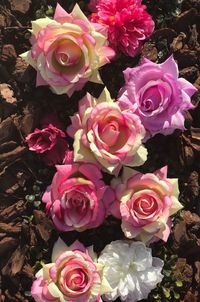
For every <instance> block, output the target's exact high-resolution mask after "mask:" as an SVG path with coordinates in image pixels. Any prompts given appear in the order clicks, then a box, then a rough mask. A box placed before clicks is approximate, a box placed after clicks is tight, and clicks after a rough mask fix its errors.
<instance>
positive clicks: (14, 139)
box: [0, 0, 200, 302]
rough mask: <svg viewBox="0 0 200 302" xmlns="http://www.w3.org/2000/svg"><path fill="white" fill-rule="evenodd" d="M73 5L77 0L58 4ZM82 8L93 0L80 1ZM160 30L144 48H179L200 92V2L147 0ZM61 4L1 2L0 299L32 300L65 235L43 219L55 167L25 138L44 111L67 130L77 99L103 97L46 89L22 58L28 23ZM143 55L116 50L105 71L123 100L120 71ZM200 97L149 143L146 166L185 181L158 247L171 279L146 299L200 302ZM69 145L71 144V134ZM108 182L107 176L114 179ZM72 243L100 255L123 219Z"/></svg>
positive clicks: (149, 53) (183, 72)
mask: <svg viewBox="0 0 200 302" xmlns="http://www.w3.org/2000/svg"><path fill="white" fill-rule="evenodd" d="M58 2H59V3H60V4H61V5H62V6H63V8H65V9H66V10H67V11H70V10H71V9H72V7H73V5H74V3H75V2H76V1H73V0H67V1H66V0H62V1H58ZM77 2H78V3H79V5H80V6H81V8H82V9H83V11H84V12H85V13H86V14H89V12H88V10H87V2H88V1H83V0H82V1H77ZM144 2H145V3H146V5H147V7H148V10H149V12H150V13H151V14H152V15H153V18H154V20H155V22H156V30H155V32H154V34H153V36H152V38H151V40H149V41H147V42H146V43H145V44H144V48H143V50H142V54H143V55H144V56H146V57H148V58H149V59H151V60H152V61H157V60H158V62H162V61H164V60H165V59H166V58H167V57H168V56H169V55H170V54H172V53H173V54H174V57H175V59H176V60H177V63H178V65H179V70H180V76H182V77H184V78H185V79H187V80H188V81H190V82H191V83H194V84H195V86H196V87H197V88H200V68H199V67H200V1H199V0H183V1H181V0H179V1H178V0H177V1H176V0H168V1H166V0H146V1H144ZM55 6H56V1H55V0H1V1H0V269H1V273H0V301H2V302H14V301H24V302H27V301H32V298H31V295H30V288H31V284H32V282H33V279H34V274H35V272H36V271H37V270H38V269H39V268H40V265H41V264H40V263H41V261H43V262H49V261H50V256H51V250H52V246H53V244H54V242H55V240H56V239H57V237H58V235H59V234H58V233H57V232H56V231H55V230H54V228H53V225H52V223H51V221H50V220H49V219H48V218H47V217H46V215H45V212H44V206H43V205H42V204H41V195H42V193H43V192H44V190H45V188H46V186H47V185H48V184H49V183H50V182H51V179H52V176H53V174H54V172H55V170H54V168H53V167H52V168H48V167H46V166H45V165H44V163H43V162H42V160H41V159H40V158H39V157H38V156H37V155H35V154H33V153H32V152H30V151H29V150H28V148H27V146H26V144H25V142H24V138H25V137H26V135H27V134H28V133H30V132H32V131H33V130H34V128H35V127H39V126H40V119H41V117H42V115H43V113H44V112H52V111H55V112H56V113H57V114H58V117H59V119H60V121H61V122H62V123H63V127H64V129H65V128H66V126H67V125H68V124H69V122H70V121H69V115H72V114H73V113H74V112H76V110H77V104H78V100H79V99H80V98H81V97H82V96H83V95H84V94H85V92H86V91H89V92H90V93H91V94H93V95H95V96H98V95H99V93H100V92H101V90H102V88H103V86H101V85H95V84H91V83H88V84H87V85H86V86H85V87H84V89H83V90H82V91H81V92H78V93H75V94H74V95H73V96H72V97H71V99H68V98H67V97H66V96H57V95H54V94H52V93H51V92H50V90H49V88H48V87H40V88H35V75H36V73H35V71H34V70H33V69H32V68H31V67H27V65H26V64H25V63H24V62H23V61H22V59H21V58H20V57H19V54H20V53H22V52H24V51H26V50H28V49H29V48H30V44H29V37H30V33H29V31H28V29H29V28H30V26H31V23H30V22H31V20H33V19H36V18H39V17H43V16H44V15H45V14H47V15H49V16H52V14H53V10H54V8H55ZM139 59H140V57H139V56H138V57H136V58H134V59H133V58H128V57H125V56H122V55H121V56H119V57H118V58H117V59H116V60H115V61H114V62H113V63H112V64H109V65H107V66H105V67H103V68H102V69H101V75H102V79H103V81H104V83H105V84H106V86H107V87H108V89H109V91H110V92H111V95H112V97H114V98H115V97H116V96H117V93H118V90H119V88H120V87H121V86H122V85H123V75H122V71H123V70H124V69H125V68H126V67H128V66H129V67H130V66H135V65H136V64H137V63H138V61H139ZM199 101H200V94H198V93H197V94H196V95H195V96H194V97H193V103H194V104H195V106H196V108H195V109H194V110H192V111H190V112H188V113H187V116H186V122H185V126H186V131H185V132H184V133H181V132H180V131H176V132H174V134H173V135H170V136H166V137H165V136H162V135H157V136H155V137H154V138H153V139H151V140H149V141H148V142H147V143H146V145H147V148H148V151H149V156H148V161H147V162H146V163H145V165H144V166H143V168H142V169H143V171H145V172H147V171H153V170H155V169H157V168H160V167H162V166H164V165H168V166H169V176H170V177H177V178H179V186H180V201H181V202H182V204H183V205H184V207H185V209H184V211H183V212H182V213H181V214H179V215H178V216H176V217H175V219H174V228H173V232H172V235H171V236H170V239H169V241H168V243H167V244H166V245H163V244H162V243H157V244H155V245H154V246H152V248H153V252H154V254H155V255H158V256H159V257H162V258H163V259H164V260H165V263H166V265H165V268H164V275H165V277H164V279H163V282H162V284H161V285H160V287H159V288H158V289H157V290H155V291H153V293H151V294H150V296H149V299H148V300H146V301H155V302H156V301H157V302H158V301H185V302H199V301H200V179H199V178H200V177H199V171H200V104H199ZM69 142H70V144H71V143H72V141H71V140H69ZM106 179H107V180H108V181H109V177H108V176H107V177H106ZM60 236H61V237H62V238H63V239H64V240H65V242H66V243H68V244H69V243H72V242H73V241H74V240H75V239H77V238H78V239H79V240H80V241H82V242H83V243H84V244H85V245H91V244H94V247H95V250H96V251H97V252H100V251H101V250H102V249H103V247H104V246H105V245H106V244H107V243H109V242H111V241H113V240H116V239H119V238H123V234H122V232H121V230H120V222H119V221H118V220H116V219H114V218H108V219H107V220H106V222H105V223H104V225H103V226H101V227H99V228H98V229H96V230H90V231H86V232H83V233H76V232H69V233H66V234H60Z"/></svg>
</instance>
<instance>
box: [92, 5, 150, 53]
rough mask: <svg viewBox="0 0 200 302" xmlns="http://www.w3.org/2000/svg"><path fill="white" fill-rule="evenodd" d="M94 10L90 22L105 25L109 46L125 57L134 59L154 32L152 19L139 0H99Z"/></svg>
mask: <svg viewBox="0 0 200 302" xmlns="http://www.w3.org/2000/svg"><path fill="white" fill-rule="evenodd" d="M92 3H93V4H94V1H93V2H92ZM93 6H94V5H93ZM96 9H97V12H95V13H93V14H92V16H91V21H92V22H98V23H101V24H105V25H107V26H108V40H109V43H110V46H111V47H112V48H113V49H115V51H121V52H123V53H124V54H125V55H128V56H131V57H134V56H135V55H136V54H137V53H138V52H139V51H140V48H141V46H142V43H143V41H144V40H145V39H146V38H148V37H149V36H150V35H151V34H152V32H153V30H154V22H153V20H152V17H151V16H150V15H149V14H148V13H147V11H146V6H145V5H142V4H141V0H99V1H97V5H96ZM93 11H94V7H93Z"/></svg>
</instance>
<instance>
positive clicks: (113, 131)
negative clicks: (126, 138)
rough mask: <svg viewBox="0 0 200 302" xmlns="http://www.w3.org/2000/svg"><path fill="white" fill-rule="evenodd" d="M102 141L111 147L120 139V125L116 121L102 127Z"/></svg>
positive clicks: (100, 132)
mask: <svg viewBox="0 0 200 302" xmlns="http://www.w3.org/2000/svg"><path fill="white" fill-rule="evenodd" d="M99 134H100V137H101V139H102V141H103V142H104V143H105V144H106V145H108V146H109V147H111V146H113V145H115V143H116V142H117V140H118V137H119V134H120V132H119V125H118V123H117V122H116V121H110V122H108V123H107V124H106V125H103V126H101V127H100V131H99Z"/></svg>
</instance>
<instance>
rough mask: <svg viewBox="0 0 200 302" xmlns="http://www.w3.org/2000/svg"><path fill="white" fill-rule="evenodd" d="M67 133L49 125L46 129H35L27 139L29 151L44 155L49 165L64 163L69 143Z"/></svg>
mask: <svg viewBox="0 0 200 302" xmlns="http://www.w3.org/2000/svg"><path fill="white" fill-rule="evenodd" d="M65 137H66V135H65V133H64V132H63V131H62V130H60V129H58V128H57V127H55V126H53V125H52V124H49V125H48V126H47V127H46V128H43V129H41V130H40V129H37V128H36V129H35V130H34V132H33V133H30V134H29V135H28V136H27V137H26V142H27V144H28V147H29V150H31V151H35V152H36V153H38V154H41V155H42V158H43V160H44V161H45V163H46V164H48V165H54V164H56V163H60V162H62V160H63V158H64V156H65V152H66V150H67V149H68V143H67V141H66V140H65V139H64V138H65Z"/></svg>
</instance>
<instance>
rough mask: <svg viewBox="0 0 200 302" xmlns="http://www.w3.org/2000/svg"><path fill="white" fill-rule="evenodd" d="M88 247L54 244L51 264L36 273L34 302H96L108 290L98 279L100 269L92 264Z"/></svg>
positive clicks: (101, 279) (75, 244)
mask: <svg viewBox="0 0 200 302" xmlns="http://www.w3.org/2000/svg"><path fill="white" fill-rule="evenodd" d="M96 262H97V259H96V255H95V254H94V252H93V249H92V247H90V248H89V249H86V248H85V247H84V246H83V245H82V244H81V243H80V242H78V241H76V242H74V243H73V244H72V245H71V246H69V247H68V246H67V245H66V244H65V243H64V242H63V241H62V240H61V239H60V238H59V239H58V241H57V242H56V243H55V245H54V248H53V253H52V263H49V264H44V266H43V268H42V269H41V270H40V271H39V272H38V273H37V274H36V277H37V279H36V280H35V281H34V282H33V285H32V288H31V294H32V296H33V298H34V299H35V301H36V302H50V301H52V302H100V301H101V298H100V295H102V294H104V293H106V292H108V291H110V290H111V288H110V286H109V285H108V282H107V280H106V279H105V278H104V277H102V271H103V266H102V265H99V264H98V265H97V264H96Z"/></svg>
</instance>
